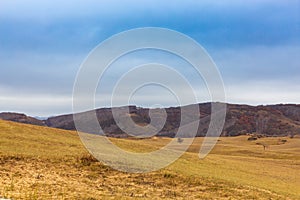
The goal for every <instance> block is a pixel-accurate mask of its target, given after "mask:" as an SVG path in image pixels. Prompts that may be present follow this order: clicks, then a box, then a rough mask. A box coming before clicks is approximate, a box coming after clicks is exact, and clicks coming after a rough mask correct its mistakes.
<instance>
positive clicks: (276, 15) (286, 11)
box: [0, 0, 300, 116]
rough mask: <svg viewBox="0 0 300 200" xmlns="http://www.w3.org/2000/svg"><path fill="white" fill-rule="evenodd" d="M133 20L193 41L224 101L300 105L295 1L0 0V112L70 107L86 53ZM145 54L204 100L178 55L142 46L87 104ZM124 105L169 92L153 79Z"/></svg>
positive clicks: (162, 100) (167, 100)
mask: <svg viewBox="0 0 300 200" xmlns="http://www.w3.org/2000/svg"><path fill="white" fill-rule="evenodd" d="M141 27H162V28H167V29H172V30H175V31H178V32H181V33H183V34H186V35H187V36H189V37H191V38H192V39H194V40H195V41H197V42H198V43H199V44H201V45H202V46H203V48H204V49H205V50H206V51H207V52H208V54H209V55H210V56H211V58H212V59H213V60H214V62H215V63H216V65H217V67H218V69H219V72H220V74H221V76H222V79H223V82H224V88H225V94H226V102H229V103H239V104H250V105H261V104H276V103H297V104H299V103H300V56H299V55H300V0H281V1H279V0H244V1H242V0H224V1H211V0H203V1H198V0H187V1H181V0H172V1H171V0H169V1H168V0H166V1H158V0H151V1H150V0H144V1H138V0H124V1H116V0H110V1H96V0H85V1H83V0H77V1H76V0H75V1H64V2H62V1H58V0H52V1H48V0H45V1H35V0H15V1H9V0H2V1H0V112H4V111H11V112H21V113H26V114H28V115H31V116H53V115H58V114H62V113H71V112H72V92H73V85H74V81H75V79H76V75H77V72H78V70H79V69H80V66H81V64H82V63H83V61H84V59H85V58H86V57H87V56H88V54H89V52H90V51H91V50H92V49H94V48H95V47H96V46H97V45H98V44H99V43H101V42H102V41H104V40H106V39H107V38H109V37H111V36H112V35H114V34H117V33H120V32H122V31H126V30H129V29H134V28H141ZM147 62H158V63H164V64H168V65H169V66H172V67H174V68H175V69H177V70H178V71H179V72H180V73H182V74H184V75H185V76H186V78H187V79H188V80H190V81H191V82H192V85H193V86H194V87H195V88H197V91H196V93H197V96H198V101H199V102H205V101H209V100H210V98H209V92H208V91H207V89H206V88H205V83H204V82H203V81H196V80H198V79H199V77H198V79H197V77H194V73H193V72H192V71H190V70H189V69H190V66H188V64H187V63H184V62H183V61H182V60H180V59H179V58H176V57H174V56H173V55H170V54H168V53H165V52H160V51H151V50H148V51H147V50H146V51H142V52H136V53H132V54H130V55H128V56H127V57H124V58H123V57H122V58H120V59H119V60H117V61H116V62H115V63H114V64H113V65H112V66H111V68H110V70H109V71H107V74H106V77H105V78H104V81H105V82H104V83H103V84H101V83H100V86H101V87H102V88H104V89H101V87H100V86H99V89H98V90H97V94H98V95H99V96H98V99H97V102H98V103H97V105H96V106H97V107H104V106H109V99H107V98H106V95H108V94H109V93H110V92H111V91H112V89H113V85H114V83H115V82H116V80H118V77H120V76H121V75H122V73H124V69H126V70H128V69H130V67H133V66H136V65H140V64H143V63H147ZM126 70H125V71H126ZM123 86H124V87H126V85H123ZM180 86H181V85H179V84H178V85H176V84H175V87H180ZM182 91H184V89H182ZM180 95H184V94H180ZM175 96H176V95H175ZM130 103H131V104H137V105H140V106H145V107H151V105H156V104H160V105H161V106H164V107H166V106H172V105H176V98H174V95H172V94H171V93H170V91H166V90H164V89H163V88H159V87H157V86H155V85H152V86H147V87H144V88H143V90H137V91H136V92H135V96H133V97H132V98H131V99H130Z"/></svg>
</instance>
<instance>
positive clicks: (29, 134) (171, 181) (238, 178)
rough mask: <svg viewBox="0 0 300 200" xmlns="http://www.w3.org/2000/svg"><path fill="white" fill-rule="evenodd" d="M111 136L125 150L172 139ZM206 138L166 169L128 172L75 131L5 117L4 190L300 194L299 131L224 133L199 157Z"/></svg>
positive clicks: (44, 194) (63, 195)
mask: <svg viewBox="0 0 300 200" xmlns="http://www.w3.org/2000/svg"><path fill="white" fill-rule="evenodd" d="M111 140H112V142H114V143H115V144H117V145H118V146H120V147H121V148H124V149H126V150H129V151H134V152H145V151H152V150H155V149H158V148H159V147H161V146H163V145H165V144H166V143H168V142H169V141H170V140H171V139H169V138H152V139H143V140H132V139H111ZM184 140H189V139H184ZM285 140H286V141H285ZM201 143H202V138H197V139H195V141H194V142H193V144H192V145H191V147H190V148H189V149H188V151H187V152H186V153H185V154H184V155H183V156H182V157H181V158H180V159H179V160H177V161H176V162H174V163H173V164H172V165H170V166H168V167H167V168H165V169H161V170H159V171H156V172H152V173H147V174H129V173H123V172H119V171H116V170H113V169H111V168H110V167H107V166H105V165H103V164H101V163H99V162H97V160H95V159H94V158H93V157H91V156H90V155H89V154H88V153H87V151H86V150H85V148H84V146H83V145H82V143H81V141H80V139H79V137H78V135H77V133H76V132H72V131H64V130H59V129H52V128H46V127H39V126H32V125H24V124H18V123H13V122H7V121H1V120H0V197H1V196H2V197H6V198H13V199H90V200H92V199H163V198H165V199H300V179H299V174H300V138H298V137H295V138H293V139H290V138H261V139H258V140H256V141H247V136H240V137H232V138H220V139H219V142H218V143H217V145H216V146H215V148H214V150H213V151H212V152H211V154H209V155H208V156H207V157H206V158H205V159H202V160H200V159H199V158H198V152H199V148H200V146H201ZM261 144H266V145H267V146H268V148H267V149H266V150H264V148H263V146H262V145H261Z"/></svg>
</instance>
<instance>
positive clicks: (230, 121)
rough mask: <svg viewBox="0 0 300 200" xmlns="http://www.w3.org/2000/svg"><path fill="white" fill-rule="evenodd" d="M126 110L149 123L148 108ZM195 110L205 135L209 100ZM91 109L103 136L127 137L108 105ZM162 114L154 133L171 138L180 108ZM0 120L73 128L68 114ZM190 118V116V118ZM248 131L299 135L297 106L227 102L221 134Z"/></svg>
mask: <svg viewBox="0 0 300 200" xmlns="http://www.w3.org/2000/svg"><path fill="white" fill-rule="evenodd" d="M122 109H124V107H119V108H117V110H122ZM129 110H130V116H131V118H132V119H133V121H135V122H136V123H137V124H142V125H145V124H148V123H149V122H150V118H149V115H148V113H149V108H140V107H136V106H129ZM199 110H200V118H201V120H200V125H199V128H198V132H197V136H205V135H206V132H207V130H208V126H209V123H210V114H211V103H201V104H199ZM91 112H93V111H88V112H85V113H79V114H77V115H78V117H80V118H81V120H82V121H83V122H85V123H89V122H90V118H89V113H91ZM95 112H96V115H97V118H98V121H99V124H100V125H101V127H102V129H103V131H104V133H105V134H106V135H108V136H111V137H127V136H128V135H127V134H126V133H124V132H123V131H122V130H121V129H120V128H119V127H118V126H117V125H116V122H115V120H114V119H113V115H112V111H111V108H100V109H96V110H95ZM166 113H167V120H166V123H165V125H164V127H163V129H162V130H161V131H160V132H159V133H158V134H157V135H158V136H167V137H174V136H175V134H176V132H177V129H178V127H179V125H180V120H181V113H180V107H170V108H166ZM3 116H4V117H3ZM156 117H160V116H156ZM161 117H162V116H161ZM188 117H189V116H187V119H185V120H184V124H188V123H192V122H193V120H189V118H188ZM0 119H4V120H10V121H15V122H21V123H28V124H35V125H42V126H43V125H46V126H49V127H54V128H60V129H66V130H75V125H74V121H73V115H72V114H68V115H61V116H56V117H50V118H48V119H47V120H37V119H35V118H32V117H27V116H25V115H23V114H16V113H1V114H0ZM190 119H192V117H191V118H190ZM88 132H90V133H97V132H98V130H93V128H92V127H91V128H90V130H88ZM251 133H256V134H261V135H266V136H287V135H296V134H299V133H300V105H296V104H278V105H267V106H249V105H237V104H227V115H226V122H225V126H224V129H223V132H222V136H238V135H245V134H251Z"/></svg>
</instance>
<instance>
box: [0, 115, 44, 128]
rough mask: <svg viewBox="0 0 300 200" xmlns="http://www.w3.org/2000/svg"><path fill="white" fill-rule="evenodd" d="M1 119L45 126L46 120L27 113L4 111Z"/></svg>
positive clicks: (0, 116)
mask: <svg viewBox="0 0 300 200" xmlns="http://www.w3.org/2000/svg"><path fill="white" fill-rule="evenodd" d="M0 119H2V120H7V121H13V122H19V123H24V124H32V125H39V126H45V122H44V121H42V120H38V119H36V118H34V117H29V116H27V115H25V114H20V113H12V112H3V113H0Z"/></svg>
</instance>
